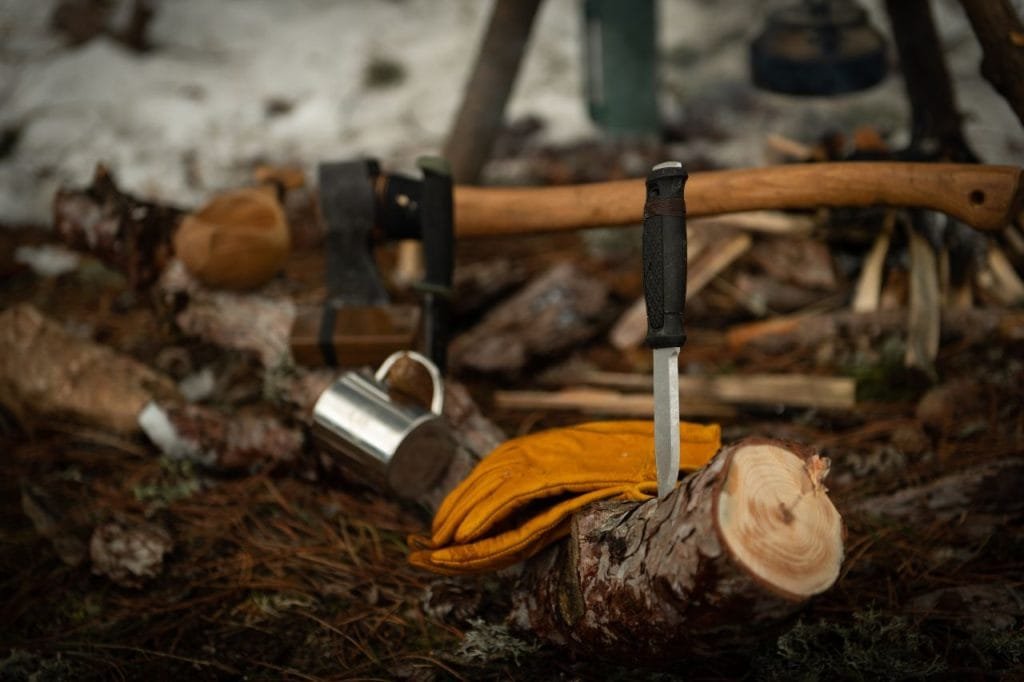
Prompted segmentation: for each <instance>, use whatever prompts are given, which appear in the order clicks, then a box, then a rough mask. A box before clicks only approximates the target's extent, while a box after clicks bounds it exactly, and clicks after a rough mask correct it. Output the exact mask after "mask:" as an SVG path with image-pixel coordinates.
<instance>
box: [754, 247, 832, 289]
mask: <svg viewBox="0 0 1024 682" xmlns="http://www.w3.org/2000/svg"><path fill="white" fill-rule="evenodd" d="M750 260H751V261H752V262H753V263H754V264H755V265H757V267H759V268H760V269H761V270H762V271H764V272H765V274H767V275H768V276H769V277H771V278H773V279H776V280H779V281H780V282H788V283H789V284H793V285H796V286H798V287H801V288H804V289H812V290H817V291H835V290H836V288H837V287H838V285H839V284H838V281H837V280H836V273H835V266H834V265H833V263H832V253H831V252H830V251H829V249H828V246H827V245H826V244H825V243H824V242H820V241H815V240H813V239H794V238H777V239H766V240H764V242H762V243H759V244H758V247H757V248H756V249H754V250H753V251H751V252H750Z"/></svg>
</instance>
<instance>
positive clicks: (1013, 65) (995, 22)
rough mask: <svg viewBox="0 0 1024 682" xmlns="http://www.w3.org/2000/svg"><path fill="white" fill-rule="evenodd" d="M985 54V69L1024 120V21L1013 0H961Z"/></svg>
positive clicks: (1018, 115)
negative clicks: (1023, 21) (1011, 0)
mask: <svg viewBox="0 0 1024 682" xmlns="http://www.w3.org/2000/svg"><path fill="white" fill-rule="evenodd" d="M960 4H961V5H963V7H964V11H965V12H966V13H967V19H968V20H969V21H970V22H971V27H972V28H973V29H974V33H975V35H977V36H978V42H980V43H981V49H982V50H983V52H984V57H982V60H981V73H982V75H983V76H985V78H986V79H987V80H988V82H989V83H991V84H992V86H993V87H994V88H995V89H996V90H998V91H999V94H1001V95H1002V96H1003V97H1005V98H1006V102H1007V104H1009V105H1010V108H1011V109H1013V111H1014V113H1016V114H1017V118H1019V119H1020V121H1021V123H1024V23H1022V22H1021V18H1020V15H1018V14H1017V11H1016V10H1015V9H1014V7H1013V3H1011V2H1010V0H960Z"/></svg>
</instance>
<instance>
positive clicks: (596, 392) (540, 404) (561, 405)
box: [493, 388, 736, 418]
mask: <svg viewBox="0 0 1024 682" xmlns="http://www.w3.org/2000/svg"><path fill="white" fill-rule="evenodd" d="M493 399H494V406H495V407H496V408H498V409H503V410H531V411H533V410H547V411H559V410H562V411H570V412H581V413H583V414H593V415H601V416H606V417H648V418H649V417H651V415H653V414H654V399H653V398H652V397H651V395H649V394H646V395H645V394H640V393H621V392H619V391H609V390H607V389H601V388H567V389H563V390H561V391H495V392H494V396H493ZM679 414H680V415H682V416H687V417H717V418H723V417H733V416H735V415H736V410H735V409H734V408H732V407H730V406H728V405H726V404H724V403H721V402H718V401H716V400H706V399H704V398H703V397H700V396H696V397H695V396H693V395H681V396H680V397H679Z"/></svg>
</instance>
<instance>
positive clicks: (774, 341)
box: [726, 308, 1024, 352]
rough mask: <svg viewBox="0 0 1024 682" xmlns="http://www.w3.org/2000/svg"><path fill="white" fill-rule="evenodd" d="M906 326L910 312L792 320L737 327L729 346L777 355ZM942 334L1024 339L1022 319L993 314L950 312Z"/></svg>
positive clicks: (1009, 312)
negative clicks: (750, 348) (828, 341)
mask: <svg viewBox="0 0 1024 682" xmlns="http://www.w3.org/2000/svg"><path fill="white" fill-rule="evenodd" d="M905 326H906V312H905V311H904V310H900V309H892V310H880V311H877V312H872V313H857V312H849V311H846V312H839V313H830V314H827V315H792V316H787V317H777V318H773V319H770V320H765V321H763V322H751V323H748V324H741V325H737V326H735V327H732V328H731V329H729V331H728V332H727V333H726V340H727V343H728V345H729V347H730V348H732V349H734V350H738V349H740V348H743V347H746V346H750V347H754V348H758V349H761V350H764V351H773V352H777V351H779V350H780V349H786V348H790V349H792V348H798V347H806V346H814V345H817V344H819V343H821V342H822V341H824V340H826V339H835V338H843V337H850V336H853V335H866V336H870V337H878V336H882V335H884V334H892V333H894V332H899V331H901V330H903V329H904V328H905ZM942 332H943V333H944V334H950V335H958V336H963V337H965V338H966V339H968V340H970V341H980V340H982V339H986V338H990V337H991V336H992V335H997V336H1000V337H1002V338H1007V339H1019V338H1021V336H1022V335H1024V314H1022V313H1020V312H1018V311H1015V310H1000V309H992V308H972V309H969V310H951V311H946V312H945V314H944V315H943V317H942Z"/></svg>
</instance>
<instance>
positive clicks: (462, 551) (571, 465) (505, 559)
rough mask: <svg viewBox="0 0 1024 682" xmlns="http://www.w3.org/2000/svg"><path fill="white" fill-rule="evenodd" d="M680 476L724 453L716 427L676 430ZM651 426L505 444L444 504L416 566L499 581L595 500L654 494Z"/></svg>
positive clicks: (420, 542)
mask: <svg viewBox="0 0 1024 682" xmlns="http://www.w3.org/2000/svg"><path fill="white" fill-rule="evenodd" d="M679 441H680V449H679V470H680V471H692V470H694V469H698V468H700V467H701V466H703V465H704V464H705V463H707V461H708V460H709V459H711V457H713V456H714V454H715V453H716V452H717V451H718V448H719V446H720V444H721V429H720V428H719V426H718V425H717V424H711V425H709V426H701V425H698V424H688V423H685V422H684V423H682V424H680V425H679ZM657 490H658V484H657V472H656V470H655V464H654V423H653V422H650V421H615V422H592V423H589V424H580V425H578V426H572V427H568V428H562V429H552V430H550V431H542V432H540V433H535V434H531V435H529V436H524V437H522V438H514V439H512V440H509V441H506V442H505V443H502V444H501V445H500V446H498V447H497V448H495V449H494V451H492V452H491V454H489V455H488V456H487V457H485V458H484V459H483V461H481V462H480V463H479V464H477V466H476V468H474V469H473V471H472V473H470V475H469V476H468V477H467V478H466V480H464V481H463V482H462V483H460V484H459V485H458V487H456V488H455V490H453V491H452V492H451V493H449V495H448V497H446V498H445V500H444V502H443V503H442V504H441V507H440V508H439V509H438V511H437V514H436V515H435V516H434V523H433V528H432V536H431V537H430V538H426V537H423V536H412V537H410V538H409V544H410V545H411V546H412V547H413V549H414V551H413V552H412V553H411V554H410V556H409V561H410V562H411V563H412V564H413V565H415V566H419V567H421V568H425V569H427V570H430V571H434V572H436V573H444V574H450V575H452V574H461V573H479V572H484V571H493V570H497V569H499V568H503V567H505V566H510V565H512V564H514V563H517V562H519V561H522V560H523V559H525V558H527V557H529V556H532V555H533V554H536V553H537V552H539V551H540V550H541V549H543V548H544V547H545V546H546V545H547V544H549V543H550V542H552V541H554V540H556V539H557V538H559V537H562V536H564V535H566V534H567V533H568V531H569V520H570V519H571V517H572V514H573V513H574V512H575V511H577V510H578V509H581V508H582V507H584V506H586V505H588V504H590V503H591V502H595V501H597V500H602V499H607V498H613V497H616V498H620V499H628V500H638V501H642V500H646V499H649V498H650V497H652V496H654V495H655V494H656V493H657Z"/></svg>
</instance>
